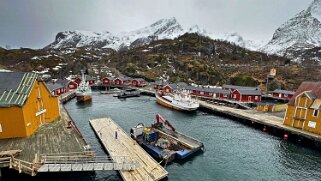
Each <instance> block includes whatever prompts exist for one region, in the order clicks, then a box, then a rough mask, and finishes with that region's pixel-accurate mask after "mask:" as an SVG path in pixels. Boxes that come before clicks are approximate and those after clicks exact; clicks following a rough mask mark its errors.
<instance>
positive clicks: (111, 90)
mask: <svg viewBox="0 0 321 181" xmlns="http://www.w3.org/2000/svg"><path fill="white" fill-rule="evenodd" d="M119 92H121V90H120V89H118V88H114V89H110V90H105V91H100V93H101V94H115V93H119Z"/></svg>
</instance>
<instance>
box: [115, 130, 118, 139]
mask: <svg viewBox="0 0 321 181" xmlns="http://www.w3.org/2000/svg"><path fill="white" fill-rule="evenodd" d="M117 137H118V135H117V131H115V139H116V140H117Z"/></svg>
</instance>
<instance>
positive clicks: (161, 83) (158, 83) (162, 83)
mask: <svg viewBox="0 0 321 181" xmlns="http://www.w3.org/2000/svg"><path fill="white" fill-rule="evenodd" d="M153 84H154V85H166V84H168V83H167V82H166V81H162V80H156V81H155V82H154V83H153Z"/></svg>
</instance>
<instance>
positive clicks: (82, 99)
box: [77, 95, 92, 102]
mask: <svg viewBox="0 0 321 181" xmlns="http://www.w3.org/2000/svg"><path fill="white" fill-rule="evenodd" d="M91 99H92V98H91V96H88V95H85V96H77V101H78V102H87V101H91Z"/></svg>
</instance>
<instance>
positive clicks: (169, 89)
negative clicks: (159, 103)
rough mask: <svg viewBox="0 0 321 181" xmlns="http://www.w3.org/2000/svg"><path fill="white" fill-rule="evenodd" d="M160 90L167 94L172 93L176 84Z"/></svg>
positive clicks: (175, 88)
mask: <svg viewBox="0 0 321 181" xmlns="http://www.w3.org/2000/svg"><path fill="white" fill-rule="evenodd" d="M162 90H164V91H165V92H167V93H173V92H174V91H175V90H177V84H167V85H165V86H164V87H163V88H162Z"/></svg>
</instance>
